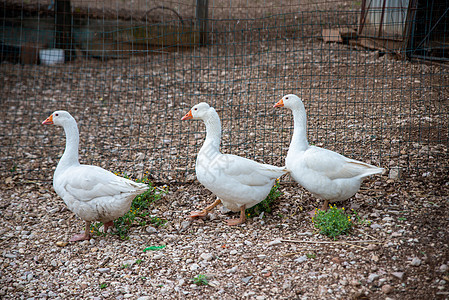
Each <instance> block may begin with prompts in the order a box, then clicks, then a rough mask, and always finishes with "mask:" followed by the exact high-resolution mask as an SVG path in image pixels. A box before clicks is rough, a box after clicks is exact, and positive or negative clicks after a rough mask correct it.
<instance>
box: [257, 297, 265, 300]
mask: <svg viewBox="0 0 449 300" xmlns="http://www.w3.org/2000/svg"><path fill="white" fill-rule="evenodd" d="M256 300H265V296H257V297H256Z"/></svg>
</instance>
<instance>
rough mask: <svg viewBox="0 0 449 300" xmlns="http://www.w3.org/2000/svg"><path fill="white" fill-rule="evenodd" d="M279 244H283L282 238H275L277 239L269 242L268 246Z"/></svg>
mask: <svg viewBox="0 0 449 300" xmlns="http://www.w3.org/2000/svg"><path fill="white" fill-rule="evenodd" d="M279 244H282V242H281V240H280V239H275V240H273V241H271V242H269V243H268V246H274V245H279Z"/></svg>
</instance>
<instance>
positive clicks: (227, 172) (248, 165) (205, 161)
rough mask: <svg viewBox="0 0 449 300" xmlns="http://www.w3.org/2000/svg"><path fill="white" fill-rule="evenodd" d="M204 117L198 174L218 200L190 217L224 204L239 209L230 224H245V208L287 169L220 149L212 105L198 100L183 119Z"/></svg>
mask: <svg viewBox="0 0 449 300" xmlns="http://www.w3.org/2000/svg"><path fill="white" fill-rule="evenodd" d="M189 119H194V120H203V121H204V123H205V124H206V140H205V141H204V144H203V146H202V147H201V150H200V151H199V153H198V156H197V159H196V165H195V171H196V177H197V178H198V181H199V182H200V183H201V184H203V185H204V186H205V187H206V188H207V189H208V190H210V191H211V192H212V193H214V194H215V195H216V196H217V198H218V199H217V200H216V201H215V202H214V203H213V204H212V205H209V206H208V207H206V208H205V209H203V210H202V211H200V212H192V213H191V215H190V217H192V218H194V217H203V216H206V215H207V214H208V213H209V211H210V210H212V209H213V208H214V207H215V206H217V205H218V204H220V202H222V203H223V205H224V206H225V207H226V208H228V209H230V210H232V211H234V212H238V211H240V218H238V219H231V220H227V224H228V225H238V224H242V223H243V222H245V220H246V215H245V209H246V208H250V207H252V206H254V205H256V204H257V203H259V202H261V201H262V200H264V199H265V198H266V197H267V195H268V193H269V192H270V190H271V188H272V187H273V185H274V182H275V180H276V178H279V177H280V176H282V175H283V174H285V173H287V172H288V171H287V170H286V169H285V167H282V168H280V167H275V166H272V165H267V164H260V163H258V162H255V161H252V160H249V159H246V158H243V157H240V156H236V155H231V154H222V153H220V150H219V147H220V140H221V123H220V117H219V116H218V114H217V112H216V111H215V109H214V108H213V107H210V106H209V104H207V103H204V102H202V103H199V104H197V105H195V106H193V107H192V109H191V110H190V111H189V112H188V113H187V114H186V115H185V116H184V117H183V118H182V120H189Z"/></svg>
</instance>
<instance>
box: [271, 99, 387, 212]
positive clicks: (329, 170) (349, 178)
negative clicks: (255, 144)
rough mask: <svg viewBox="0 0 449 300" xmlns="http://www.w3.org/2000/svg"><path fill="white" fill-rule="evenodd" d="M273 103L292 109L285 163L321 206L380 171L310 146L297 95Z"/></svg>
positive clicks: (351, 191) (342, 196) (353, 190)
mask: <svg viewBox="0 0 449 300" xmlns="http://www.w3.org/2000/svg"><path fill="white" fill-rule="evenodd" d="M274 107H287V108H290V109H291V111H292V113H293V120H294V127H293V136H292V141H291V143H290V147H289V149H288V153H287V157H286V159H285V164H286V167H287V168H288V169H289V170H290V172H291V176H292V177H293V179H294V180H295V181H297V182H298V183H299V184H300V185H301V186H303V187H304V188H305V189H307V190H308V191H309V192H311V193H312V194H313V195H314V196H316V197H317V198H320V199H323V200H324V204H323V206H322V209H323V210H326V209H327V208H328V204H329V202H336V201H343V200H346V199H348V198H350V197H352V196H353V195H355V193H357V191H358V190H359V189H360V184H361V183H362V181H363V179H364V178H365V177H368V176H370V175H373V174H377V173H382V172H383V170H384V169H383V168H378V167H375V166H372V165H370V164H366V163H364V162H361V161H357V160H354V159H350V158H347V157H345V156H343V155H341V154H338V153H336V152H334V151H331V150H327V149H323V148H319V147H315V146H309V143H308V142H307V117H306V110H305V108H304V104H303V102H302V100H301V99H300V98H299V97H298V96H296V95H292V94H291V95H286V96H284V97H283V98H282V99H281V100H280V101H279V102H277V103H276V104H275V105H274ZM313 212H314V211H312V213H313Z"/></svg>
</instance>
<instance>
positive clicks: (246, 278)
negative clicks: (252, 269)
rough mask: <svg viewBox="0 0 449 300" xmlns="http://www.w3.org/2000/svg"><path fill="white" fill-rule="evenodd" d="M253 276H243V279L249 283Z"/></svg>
mask: <svg viewBox="0 0 449 300" xmlns="http://www.w3.org/2000/svg"><path fill="white" fill-rule="evenodd" d="M252 278H253V276H247V277H243V278H242V281H243V282H244V283H248V282H249V281H250V280H251V279H252Z"/></svg>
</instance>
